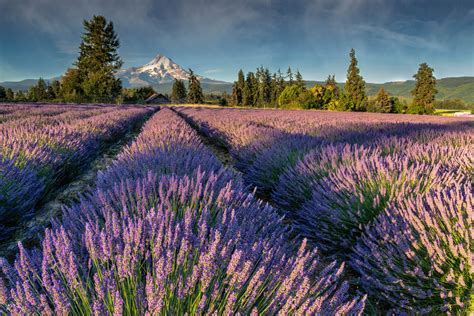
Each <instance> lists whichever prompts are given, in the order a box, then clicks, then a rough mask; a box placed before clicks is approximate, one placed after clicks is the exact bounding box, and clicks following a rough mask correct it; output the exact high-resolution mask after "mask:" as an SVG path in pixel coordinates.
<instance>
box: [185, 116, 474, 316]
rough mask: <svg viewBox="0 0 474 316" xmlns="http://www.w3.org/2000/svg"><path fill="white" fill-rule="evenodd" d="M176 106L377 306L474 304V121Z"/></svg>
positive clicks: (458, 308) (422, 308)
mask: <svg viewBox="0 0 474 316" xmlns="http://www.w3.org/2000/svg"><path fill="white" fill-rule="evenodd" d="M179 111H181V112H182V113H183V115H185V116H187V117H189V118H190V119H191V120H193V121H194V122H196V124H197V125H199V126H201V127H205V129H203V131H204V132H205V133H206V134H207V135H208V136H210V137H217V138H220V142H222V143H224V144H226V146H228V147H229V148H230V150H229V151H230V152H231V153H232V154H233V155H235V156H236V157H235V158H236V160H237V161H240V162H243V164H241V165H239V164H238V165H237V167H238V169H239V170H240V171H241V172H243V174H244V179H245V180H246V181H247V183H248V184H250V185H255V186H257V189H259V190H262V192H263V193H265V194H266V196H267V197H269V198H270V200H271V202H272V203H273V204H275V205H276V206H278V208H279V209H280V211H281V212H283V213H284V214H285V215H286V216H287V218H288V219H289V220H290V222H291V224H292V226H293V227H294V228H295V230H296V231H297V232H299V233H300V235H301V236H303V237H306V238H308V239H309V240H310V241H311V242H312V243H314V244H315V245H317V246H318V247H319V248H321V249H322V250H324V252H325V253H326V254H329V255H330V256H333V255H336V256H337V257H338V258H340V259H342V260H349V263H350V264H351V266H352V267H353V269H354V270H356V271H357V272H358V273H359V275H360V276H361V277H362V282H361V285H362V286H363V287H364V288H365V289H366V290H367V291H368V292H369V293H370V294H371V295H372V298H373V299H374V300H377V299H381V300H384V301H386V302H388V303H389V304H390V305H391V306H392V308H393V310H392V311H393V312H396V313H404V312H416V313H434V314H437V313H444V312H450V313H464V312H465V311H469V310H471V309H472V308H473V304H472V302H471V300H472V299H471V298H470V296H469V295H470V294H469V293H470V291H471V289H472V280H473V279H474V277H473V272H472V218H473V216H472V215H473V214H472V202H471V200H472V188H471V186H470V185H467V183H469V182H470V181H472V171H473V167H472V166H473V152H474V151H473V146H472V145H473V143H472V139H473V134H474V132H473V131H474V129H473V122H472V121H466V120H462V119H453V118H443V117H435V116H424V117H418V116H400V115H384V114H368V113H350V114H347V113H326V112H308V111H265V110H256V111H250V110H234V109H225V110H223V109H221V110H219V111H216V110H213V109H189V108H181V109H179ZM217 113H218V114H217ZM216 114H217V115H216ZM454 188H456V189H454ZM449 190H451V191H449Z"/></svg>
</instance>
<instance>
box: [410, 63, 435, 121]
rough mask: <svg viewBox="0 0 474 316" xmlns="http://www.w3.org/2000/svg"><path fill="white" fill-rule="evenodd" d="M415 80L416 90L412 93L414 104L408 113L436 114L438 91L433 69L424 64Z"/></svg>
mask: <svg viewBox="0 0 474 316" xmlns="http://www.w3.org/2000/svg"><path fill="white" fill-rule="evenodd" d="M413 78H415V80H416V83H415V88H414V89H413V90H412V91H411V93H412V95H413V102H412V104H411V105H410V106H409V107H408V113H412V114H432V113H434V101H435V96H436V93H437V92H438V90H436V78H435V77H434V76H433V68H430V67H429V66H428V64H427V63H422V64H421V65H420V68H419V69H418V72H417V73H416V74H415V75H414V76H413Z"/></svg>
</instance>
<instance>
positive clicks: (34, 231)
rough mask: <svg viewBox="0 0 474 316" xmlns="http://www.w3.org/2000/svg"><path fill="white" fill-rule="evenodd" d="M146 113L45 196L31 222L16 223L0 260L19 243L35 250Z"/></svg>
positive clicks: (1, 249) (2, 246) (0, 246)
mask: <svg viewBox="0 0 474 316" xmlns="http://www.w3.org/2000/svg"><path fill="white" fill-rule="evenodd" d="M154 113H155V112H150V113H149V114H147V115H146V116H145V117H144V118H142V119H139V120H137V121H136V122H135V123H134V124H132V125H131V126H130V127H129V128H128V129H127V130H126V131H125V132H124V133H120V134H119V135H117V136H116V137H114V139H113V140H111V141H107V142H105V143H104V144H103V146H102V149H101V151H100V152H99V153H98V154H97V156H96V157H95V158H94V159H93V160H91V162H90V163H89V164H88V165H87V167H86V168H84V169H83V170H84V171H83V172H79V173H78V174H77V175H76V176H74V177H73V178H72V179H70V180H69V181H67V182H66V183H64V184H63V185H61V186H59V187H58V188H57V189H55V190H53V191H52V192H50V193H49V194H48V196H47V197H46V199H45V201H44V202H42V203H41V204H40V205H39V206H38V207H37V208H36V212H35V214H34V215H33V217H32V218H31V219H28V220H27V221H25V222H22V223H19V225H18V226H17V227H15V228H14V231H13V232H12V234H11V237H10V238H8V239H6V240H2V241H1V242H0V257H6V258H7V259H9V260H12V259H14V256H15V254H16V253H17V249H18V242H19V241H21V242H22V243H23V245H24V246H25V247H26V248H31V247H34V246H39V241H40V240H41V235H42V232H43V231H44V228H45V227H48V226H49V225H50V221H51V219H53V218H55V217H58V216H60V214H61V210H62V208H63V207H65V206H68V205H71V204H72V203H74V202H77V201H78V200H79V198H80V196H81V195H82V194H84V193H87V192H89V191H91V190H92V189H93V187H94V185H95V181H96V176H97V173H98V172H99V171H100V170H105V169H106V168H107V167H108V166H109V165H110V164H111V163H112V162H113V161H114V160H115V158H116V157H117V155H118V154H119V153H120V152H121V151H122V149H123V148H124V147H125V146H127V145H128V144H130V143H131V142H133V141H134V140H135V138H136V137H137V136H138V134H140V132H141V129H142V127H143V125H144V124H145V122H146V121H147V120H148V119H149V118H150V117H151V116H152V115H153V114H154Z"/></svg>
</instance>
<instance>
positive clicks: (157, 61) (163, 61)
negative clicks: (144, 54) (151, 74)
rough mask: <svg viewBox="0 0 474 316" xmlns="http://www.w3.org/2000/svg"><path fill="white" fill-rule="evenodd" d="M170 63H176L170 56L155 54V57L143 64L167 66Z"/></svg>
mask: <svg viewBox="0 0 474 316" xmlns="http://www.w3.org/2000/svg"><path fill="white" fill-rule="evenodd" d="M171 64H176V63H175V62H173V61H172V60H171V59H170V58H168V57H166V56H165V55H161V54H157V55H156V56H155V58H153V59H152V60H150V61H149V62H148V63H147V64H145V66H147V65H148V66H152V65H166V66H169V65H171Z"/></svg>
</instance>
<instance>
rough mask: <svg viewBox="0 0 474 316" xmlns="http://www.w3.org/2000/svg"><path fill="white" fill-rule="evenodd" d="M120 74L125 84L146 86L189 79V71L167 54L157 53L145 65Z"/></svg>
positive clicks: (125, 70) (122, 71)
mask: <svg viewBox="0 0 474 316" xmlns="http://www.w3.org/2000/svg"><path fill="white" fill-rule="evenodd" d="M118 76H119V78H120V79H122V81H123V82H124V83H125V85H129V86H144V85H153V84H161V83H169V82H173V81H174V80H175V79H178V80H188V78H189V73H188V72H187V71H186V70H184V68H183V67H181V66H180V65H178V64H177V63H175V62H174V61H173V60H171V59H170V58H168V57H166V56H165V55H162V54H157V55H156V56H155V57H154V58H153V59H152V60H150V61H149V62H148V63H146V64H145V65H143V66H139V67H132V68H128V69H124V70H121V71H119V73H118Z"/></svg>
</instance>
